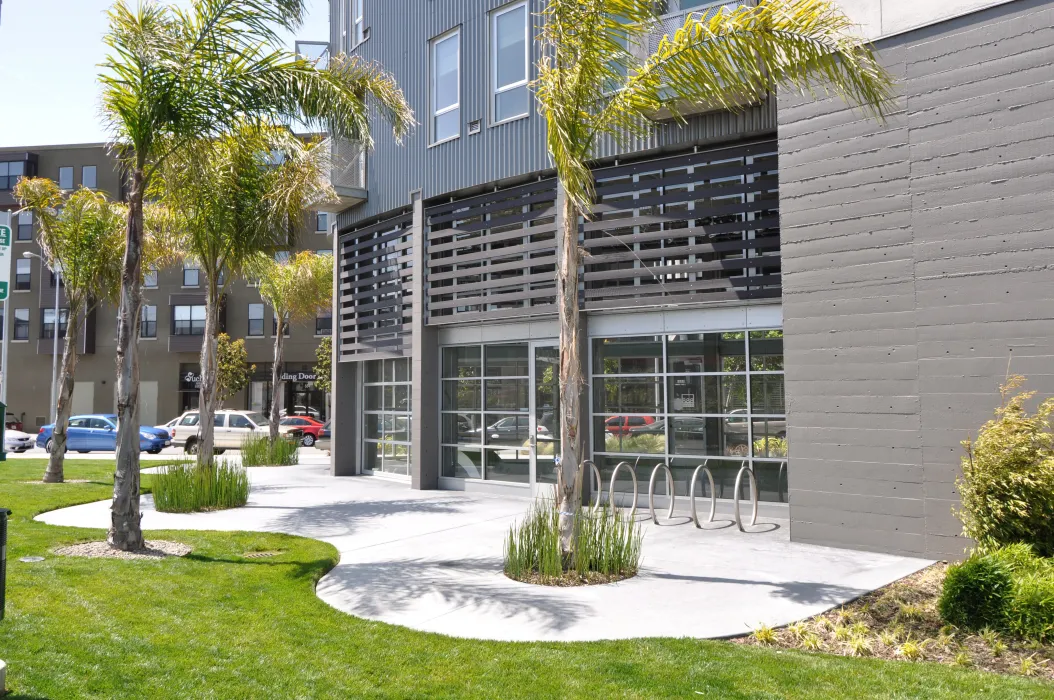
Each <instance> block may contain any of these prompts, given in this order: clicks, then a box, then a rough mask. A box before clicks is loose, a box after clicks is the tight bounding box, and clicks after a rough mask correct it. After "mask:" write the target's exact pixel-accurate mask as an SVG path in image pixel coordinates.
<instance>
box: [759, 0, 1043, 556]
mask: <svg viewBox="0 0 1054 700" xmlns="http://www.w3.org/2000/svg"><path fill="white" fill-rule="evenodd" d="M877 48H878V49H879V51H880V55H881V59H882V61H883V63H884V64H885V65H886V66H887V67H888V69H889V70H890V71H891V72H892V74H893V75H894V76H895V77H896V78H897V80H898V81H899V84H898V88H897V91H898V98H897V103H896V107H895V113H894V114H892V115H891V116H890V118H889V120H888V122H887V123H886V124H884V125H878V124H876V123H875V122H872V121H867V120H865V119H864V118H863V117H862V116H861V115H860V114H859V113H854V112H853V111H851V110H849V109H847V108H846V107H845V106H844V105H843V104H842V103H841V102H840V101H838V100H836V99H826V100H820V101H814V100H811V99H805V98H801V97H800V96H798V95H795V94H781V95H780V98H779V144H780V209H781V218H782V236H783V275H784V277H783V312H784V319H785V332H786V340H785V346H786V349H785V352H786V372H787V374H786V382H787V383H786V387H787V397H788V398H787V400H788V424H789V431H788V432H789V439H790V444H791V456H792V461H791V471H790V503H791V537H792V538H793V539H795V540H798V541H804V542H815V543H824V544H832V545H838V546H849V547H855V548H861V549H872V550H881V551H890V552H898V553H906V554H918V555H926V556H930V557H936V558H943V557H952V558H954V557H960V556H962V553H963V550H964V548H965V547H966V546H967V545H968V542H967V541H966V540H964V539H963V538H961V537H959V536H958V535H959V533H960V531H961V527H960V524H959V522H958V521H957V520H956V518H955V517H954V516H953V515H952V508H953V506H954V505H956V504H957V498H958V496H957V492H956V489H955V485H954V481H955V478H956V476H957V474H958V472H959V458H960V456H961V454H962V448H961V447H960V445H959V442H960V441H961V440H963V439H964V438H966V437H968V436H969V435H971V434H976V431H977V428H978V427H979V426H980V425H981V424H982V423H983V422H984V421H985V420H987V419H988V418H989V417H991V415H992V409H993V407H994V406H995V404H996V403H997V401H998V393H997V392H998V387H999V384H1000V383H1001V381H1002V380H1003V378H1004V376H1005V375H1006V373H1007V366H1008V362H1009V363H1010V371H1011V372H1014V373H1020V374H1024V375H1027V376H1028V378H1029V384H1028V386H1029V388H1033V389H1037V390H1039V391H1040V393H1041V395H1050V394H1052V393H1054V357H1052V355H1054V68H1052V65H1051V64H1052V62H1054V0H1047V1H1042V2H1041V1H1039V0H1018V1H1017V2H1011V3H1009V4H1004V5H1001V6H999V7H995V8H992V9H990V10H984V11H982V12H978V13H974V14H971V15H966V16H963V17H960V18H957V19H954V20H951V21H948V22H943V23H941V24H936V25H933V26H930V27H927V28H924V29H921V30H918V31H914V32H910V33H907V34H903V35H900V36H897V37H893V38H891V39H887V40H884V41H882V42H880V43H879V44H878V45H877ZM1011 358H1012V360H1011Z"/></svg>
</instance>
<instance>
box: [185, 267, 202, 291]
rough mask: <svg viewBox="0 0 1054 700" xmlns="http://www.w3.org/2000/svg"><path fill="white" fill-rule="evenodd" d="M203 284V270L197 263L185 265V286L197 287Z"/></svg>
mask: <svg viewBox="0 0 1054 700" xmlns="http://www.w3.org/2000/svg"><path fill="white" fill-rule="evenodd" d="M200 284H201V268H199V267H198V264H197V263H193V262H185V263H183V286H184V287H197V286H198V285H200Z"/></svg>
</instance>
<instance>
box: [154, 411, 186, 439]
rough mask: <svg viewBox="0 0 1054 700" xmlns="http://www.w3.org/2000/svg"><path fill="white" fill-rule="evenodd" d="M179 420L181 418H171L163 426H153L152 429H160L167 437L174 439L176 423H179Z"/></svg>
mask: <svg viewBox="0 0 1054 700" xmlns="http://www.w3.org/2000/svg"><path fill="white" fill-rule="evenodd" d="M180 418H181V416H176V417H175V418H173V419H172V420H170V421H169V422H167V423H165V424H164V425H155V426H154V427H155V428H160V429H161V430H164V431H165V432H166V433H168V436H169V437H170V438H174V437H175V436H176V423H178V422H179V419H180Z"/></svg>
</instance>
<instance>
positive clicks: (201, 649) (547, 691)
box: [0, 460, 1054, 699]
mask: <svg viewBox="0 0 1054 700" xmlns="http://www.w3.org/2000/svg"><path fill="white" fill-rule="evenodd" d="M111 469H112V465H110V464H109V463H106V462H99V461H80V462H78V461H76V460H68V461H67V463H66V477H67V478H69V479H91V480H92V483H87V484H55V485H42V484H36V483H23V482H25V481H26V480H35V479H39V478H40V475H41V474H42V473H43V470H44V462H43V460H40V461H29V460H15V461H11V462H6V463H0V506H6V507H8V508H11V509H13V510H14V511H15V513H14V515H13V517H12V521H11V527H10V531H9V540H8V590H7V593H8V598H7V619H6V620H4V621H3V622H2V623H0V658H3V659H5V660H6V661H7V662H8V664H9V673H8V684H9V686H10V687H11V688H12V690H13V691H14V694H13V695H12V696H11V697H14V698H80V697H95V698H124V697H135V698H140V697H150V698H188V697H194V698H206V697H207V698H307V697H326V698H331V697H502V698H513V697H532V698H539V697H568V696H580V697H632V698H638V697H639V698H644V697H648V698H651V697H699V696H700V695H702V696H709V697H715V698H722V699H724V698H913V697H928V698H929V697H932V698H961V697H973V696H980V695H983V696H984V697H988V698H1040V697H1043V698H1051V697H1052V696H1054V689H1052V688H1051V686H1050V685H1047V684H1041V683H1039V682H1036V681H1033V680H1028V679H1024V678H1012V677H1005V676H997V675H994V674H986V673H982V672H978V671H968V670H960V669H955V668H947V667H942V666H938V665H931V664H912V663H897V662H888V661H881V660H877V659H851V658H842V657H836V656H827V655H822V654H804V653H799V652H793V651H782V652H781V651H776V650H769V649H761V648H753V647H745V646H742V645H736V644H730V643H727V642H713V641H695V640H687V639H650V640H637V641H618V642H595V643H575V644H557V643H536V644H511V643H495V642H480V641H471V640H461V639H453V638H449V637H443V636H439V635H434V634H424V633H420V632H414V631H411V630H408V629H404V628H401V627H394V626H391V625H385V624H382V623H377V622H369V621H365V620H360V619H357V618H355V617H352V616H350V615H346V614H344V613H341V612H338V611H336V610H334V609H332V608H330V607H329V606H327V605H326V604H325V603H323V602H321V601H320V600H319V599H318V598H317V597H316V596H315V594H314V586H315V583H316V581H317V580H318V579H319V578H320V577H321V576H322V575H323V574H324V573H325V572H326V571H327V570H329V569H330V568H331V567H332V566H333V565H334V563H335V562H336V559H337V553H336V550H335V549H334V548H333V547H331V546H329V545H327V544H325V543H322V542H318V541H315V540H310V539H304V538H299V537H290V536H284V535H270V534H256V533H213V532H191V531H181V532H151V533H150V537H151V538H157V539H168V540H177V541H181V542H185V543H187V544H189V545H191V546H192V547H193V548H194V551H193V552H192V553H191V554H190V555H189V556H187V557H185V558H181V559H175V558H170V559H165V560H156V561H142V560H140V561H122V560H102V559H75V558H64V557H56V556H53V555H51V553H50V550H52V549H53V548H55V547H57V546H61V545H64V544H72V543H75V542H82V541H89V540H98V539H102V538H103V537H104V533H103V532H102V531H101V530H88V529H77V528H63V527H55V526H49V525H44V524H42V523H37V522H34V521H33V520H32V517H33V515H35V514H37V513H40V512H43V511H46V510H52V509H55V508H61V507H63V506H68V505H73V504H77V503H83V502H86V501H92V500H98V499H103V498H108V497H109V496H110V495H111V489H112V487H111V486H110V471H111ZM144 480H145V482H146V485H147V486H148V485H149V480H150V477H149V476H147V475H144ZM278 550H280V551H282V554H280V555H278V556H275V557H268V558H251V557H246V556H244V555H245V554H247V553H250V552H253V551H278ZM27 555H44V556H45V557H47V558H46V560H45V561H44V562H41V563H35V564H24V563H21V562H19V561H18V559H19V557H23V556H27ZM715 603H717V601H715ZM611 614H617V615H620V616H621V617H623V618H624V619H625V622H626V624H632V620H633V613H632V611H615V612H612V613H611Z"/></svg>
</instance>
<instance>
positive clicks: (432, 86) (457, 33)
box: [428, 26, 461, 148]
mask: <svg viewBox="0 0 1054 700" xmlns="http://www.w3.org/2000/svg"><path fill="white" fill-rule="evenodd" d="M451 39H456V40H457V60H456V61H455V65H456V66H457V101H455V102H454V104H452V105H450V106H449V107H444V108H443V109H442V110H438V109H436V98H437V97H438V95H439V92H438V90H437V86H436V83H437V82H438V77H439V70H438V69H439V64H438V63H437V62H436V49H437V48H438V47H439V45H440V44H442V43H443V42H444V41H449V40H451ZM428 63H429V73H430V75H429V76H428V82H429V90H428V92H429V96H428V114H429V118H428V127H429V128H428V131H429V137H430V138H429V142H430V143H429V147H430V148H431V147H432V146H438V145H439V144H442V143H447V142H448V141H454V140H456V139H459V138H461V27H460V26H457V27H454V28H453V29H450V30H449V31H446V32H443V33H442V34H440V35H438V36H435V37H433V38H432V39H431V41H429V42H428ZM454 111H456V112H457V113H458V119H457V132H456V133H455V134H453V135H451V136H447V137H445V138H443V139H439V140H437V139H436V118H438V117H441V116H443V115H444V114H449V113H450V112H454Z"/></svg>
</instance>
